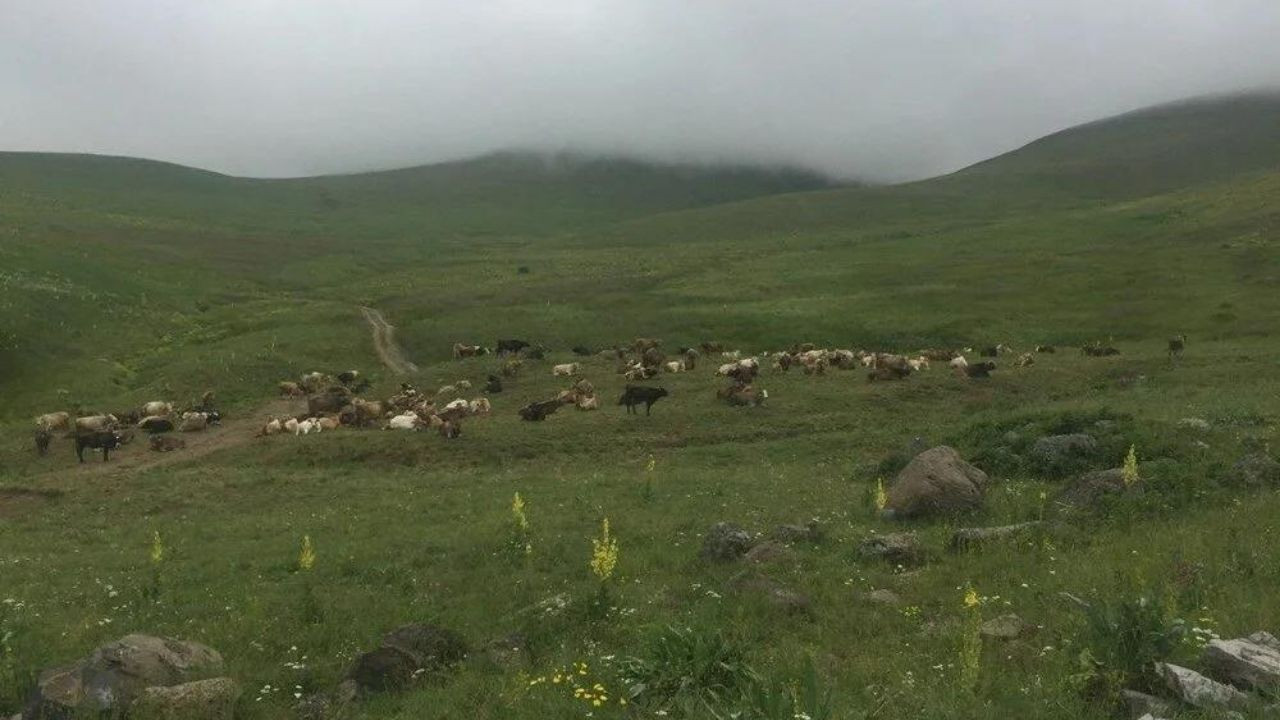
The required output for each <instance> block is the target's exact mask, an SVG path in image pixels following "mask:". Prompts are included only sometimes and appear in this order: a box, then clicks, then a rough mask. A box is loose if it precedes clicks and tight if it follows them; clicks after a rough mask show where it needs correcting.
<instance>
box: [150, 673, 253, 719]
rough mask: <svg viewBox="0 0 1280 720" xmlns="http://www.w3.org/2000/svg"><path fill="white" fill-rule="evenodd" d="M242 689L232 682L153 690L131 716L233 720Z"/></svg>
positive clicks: (202, 682) (200, 682)
mask: <svg viewBox="0 0 1280 720" xmlns="http://www.w3.org/2000/svg"><path fill="white" fill-rule="evenodd" d="M239 698H240V686H239V685H238V684H236V681H235V680H232V679H231V678H225V677H222V678H213V679H210V680H196V681H194V682H189V683H183V684H181V685H170V686H167V687H149V688H147V689H145V690H143V691H142V695H141V696H139V697H138V699H137V700H136V701H135V702H134V704H133V708H132V711H131V716H133V715H136V716H138V717H143V718H147V720H232V718H233V717H234V716H235V708H236V700H238V699H239Z"/></svg>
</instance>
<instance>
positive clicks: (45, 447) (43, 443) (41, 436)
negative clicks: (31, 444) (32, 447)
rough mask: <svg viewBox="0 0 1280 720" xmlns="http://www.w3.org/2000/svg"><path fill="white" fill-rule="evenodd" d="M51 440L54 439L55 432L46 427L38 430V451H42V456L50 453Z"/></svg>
mask: <svg viewBox="0 0 1280 720" xmlns="http://www.w3.org/2000/svg"><path fill="white" fill-rule="evenodd" d="M50 440H53V433H51V432H49V431H48V430H46V429H44V428H40V429H38V430H36V452H37V453H40V455H41V457H43V456H45V455H47V454H48V453H49V441H50Z"/></svg>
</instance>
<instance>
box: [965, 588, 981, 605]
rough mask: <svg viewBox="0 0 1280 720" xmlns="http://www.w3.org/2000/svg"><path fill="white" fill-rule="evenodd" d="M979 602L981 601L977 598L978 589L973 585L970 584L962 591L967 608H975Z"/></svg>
mask: <svg viewBox="0 0 1280 720" xmlns="http://www.w3.org/2000/svg"><path fill="white" fill-rule="evenodd" d="M980 602H981V601H980V600H978V591H977V590H974V589H973V586H972V585H970V586H969V587H968V589H966V590H965V591H964V606H965V607H967V608H975V607H977V606H978V604H979V603H980Z"/></svg>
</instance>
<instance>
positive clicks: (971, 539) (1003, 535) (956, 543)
mask: <svg viewBox="0 0 1280 720" xmlns="http://www.w3.org/2000/svg"><path fill="white" fill-rule="evenodd" d="M1040 525H1041V523H1039V522H1037V521H1032V522H1024V523H1018V524H1016V525H1001V526H999V527H985V528H961V529H959V530H956V531H955V533H953V534H952V535H951V540H949V541H948V542H947V547H948V548H950V549H952V550H964V549H967V548H972V547H976V546H978V545H984V544H986V543H990V542H993V541H996V540H1007V539H1009V538H1011V537H1015V536H1018V535H1021V534H1022V533H1024V532H1026V531H1028V530H1031V529H1033V528H1037V527H1040Z"/></svg>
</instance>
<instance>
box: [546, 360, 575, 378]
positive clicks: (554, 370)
mask: <svg viewBox="0 0 1280 720" xmlns="http://www.w3.org/2000/svg"><path fill="white" fill-rule="evenodd" d="M579 367H580V366H579V365H578V363H564V364H562V365H553V366H552V367H551V374H552V376H554V377H570V376H573V375H577V374H578V368H579Z"/></svg>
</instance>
